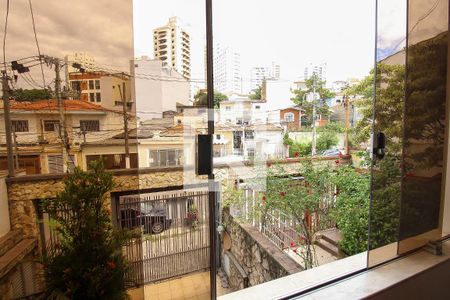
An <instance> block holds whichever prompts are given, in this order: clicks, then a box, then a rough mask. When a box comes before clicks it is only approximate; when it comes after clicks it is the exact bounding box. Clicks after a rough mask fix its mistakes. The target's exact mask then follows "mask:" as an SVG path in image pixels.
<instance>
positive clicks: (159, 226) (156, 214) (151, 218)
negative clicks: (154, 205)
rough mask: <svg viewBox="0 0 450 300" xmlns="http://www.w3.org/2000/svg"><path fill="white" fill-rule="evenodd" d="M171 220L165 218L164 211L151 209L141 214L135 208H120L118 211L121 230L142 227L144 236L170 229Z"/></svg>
mask: <svg viewBox="0 0 450 300" xmlns="http://www.w3.org/2000/svg"><path fill="white" fill-rule="evenodd" d="M171 224H172V220H170V219H168V218H167V216H166V211H165V210H162V209H153V210H150V211H146V212H143V211H142V210H141V209H137V208H122V209H121V210H120V225H121V226H122V228H129V229H131V228H136V227H141V226H142V227H143V230H144V233H145V234H159V233H161V232H163V231H164V230H166V229H169V228H170V225H171Z"/></svg>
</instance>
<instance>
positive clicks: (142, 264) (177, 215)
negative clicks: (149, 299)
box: [115, 191, 210, 285]
mask: <svg viewBox="0 0 450 300" xmlns="http://www.w3.org/2000/svg"><path fill="white" fill-rule="evenodd" d="M117 200H118V203H116V207H115V209H116V216H117V225H118V226H119V227H120V228H123V229H125V228H140V230H141V233H142V234H141V235H140V237H139V238H134V239H132V240H130V241H129V242H128V243H127V245H125V246H124V247H123V251H124V255H125V256H126V258H127V260H128V262H129V263H130V268H131V270H130V272H128V275H127V276H128V277H129V278H127V279H128V280H127V281H129V282H132V283H133V284H134V285H142V284H147V283H150V282H155V281H159V280H163V279H167V278H171V277H175V276H180V275H183V274H188V273H191V272H195V271H199V270H203V269H208V268H209V264H210V263H209V252H210V249H209V224H208V192H207V191H190V192H171V193H170V194H169V193H165V194H158V195H156V194H153V195H152V194H147V195H141V196H140V197H139V196H120V197H118V199H117ZM117 200H116V201H117Z"/></svg>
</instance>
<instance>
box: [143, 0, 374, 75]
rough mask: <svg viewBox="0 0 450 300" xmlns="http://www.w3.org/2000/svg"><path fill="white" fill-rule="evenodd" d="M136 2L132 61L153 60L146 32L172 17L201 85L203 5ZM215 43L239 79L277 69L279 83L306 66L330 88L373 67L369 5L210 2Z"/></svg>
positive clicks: (295, 0) (319, 0)
mask: <svg viewBox="0 0 450 300" xmlns="http://www.w3.org/2000/svg"><path fill="white" fill-rule="evenodd" d="M155 3H156V2H155V1H148V0H135V1H134V33H135V35H134V44H135V52H136V54H137V55H149V56H152V54H153V53H152V50H151V49H152V41H151V39H150V38H149V37H151V29H153V28H155V27H158V26H161V25H163V24H165V23H166V22H167V19H168V18H169V17H170V16H178V17H180V19H181V21H182V22H183V23H184V24H185V28H186V30H187V31H189V32H190V34H191V36H192V37H193V41H192V42H191V43H192V47H193V48H194V49H193V50H194V51H191V55H192V73H193V74H192V76H193V77H195V78H203V77H204V74H203V73H204V67H203V60H204V58H203V55H204V52H203V50H202V49H203V47H204V44H205V34H204V32H205V24H204V12H205V7H204V1H203V0H189V1H186V0H165V1H163V2H157V3H158V6H157V9H155ZM213 29H214V41H215V42H219V43H220V44H222V45H225V46H230V47H232V48H233V49H234V50H235V51H236V52H238V53H240V55H241V66H242V77H243V78H244V81H246V80H249V77H250V69H251V67H253V66H270V65H271V63H272V61H275V62H276V63H278V64H280V66H281V78H282V80H289V81H292V80H295V79H297V78H298V77H299V76H302V75H303V71H304V67H305V66H306V65H308V63H309V62H312V63H313V64H319V63H321V62H326V63H327V64H328V80H329V81H334V80H341V79H347V78H352V77H357V78H361V77H363V76H365V75H366V74H368V72H369V70H370V68H371V67H372V66H373V59H374V41H375V38H374V37H375V1H373V0H341V1H336V0H314V1H312V0H308V1H305V0H279V1H274V0H270V1H269V0H245V1H242V0H239V1H238V0H214V1H213Z"/></svg>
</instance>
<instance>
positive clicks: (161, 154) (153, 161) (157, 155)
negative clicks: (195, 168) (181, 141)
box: [150, 149, 183, 167]
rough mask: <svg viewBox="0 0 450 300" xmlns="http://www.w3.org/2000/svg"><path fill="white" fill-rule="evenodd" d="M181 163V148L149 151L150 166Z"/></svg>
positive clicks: (177, 164)
mask: <svg viewBox="0 0 450 300" xmlns="http://www.w3.org/2000/svg"><path fill="white" fill-rule="evenodd" d="M182 163H183V150H182V149H163V150H151V151H150V167H166V166H180V165H182Z"/></svg>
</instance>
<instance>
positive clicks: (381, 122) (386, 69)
mask: <svg viewBox="0 0 450 300" xmlns="http://www.w3.org/2000/svg"><path fill="white" fill-rule="evenodd" d="M404 78H405V67H404V66H403V65H389V64H385V63H378V64H377V78H376V82H377V90H376V95H375V112H376V123H375V131H376V132H378V131H383V132H384V133H385V134H386V138H387V143H389V145H390V150H391V151H392V152H398V151H399V150H400V147H401V144H400V142H399V141H400V140H401V139H402V136H403V107H404V96H405V89H404ZM373 80H374V72H373V71H371V73H370V75H368V76H367V77H365V78H364V79H363V80H362V81H361V82H360V83H359V84H357V85H355V86H352V87H350V88H348V90H347V94H348V95H354V96H358V97H359V99H358V100H355V101H354V104H355V105H356V107H357V108H358V110H359V111H360V113H361V115H362V118H361V120H360V121H359V122H358V123H357V124H356V126H355V128H354V130H353V132H352V135H353V136H352V139H353V140H354V141H355V142H356V143H361V142H367V141H368V140H369V138H370V134H371V133H372V125H373V116H374V111H373V109H374V85H373Z"/></svg>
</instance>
